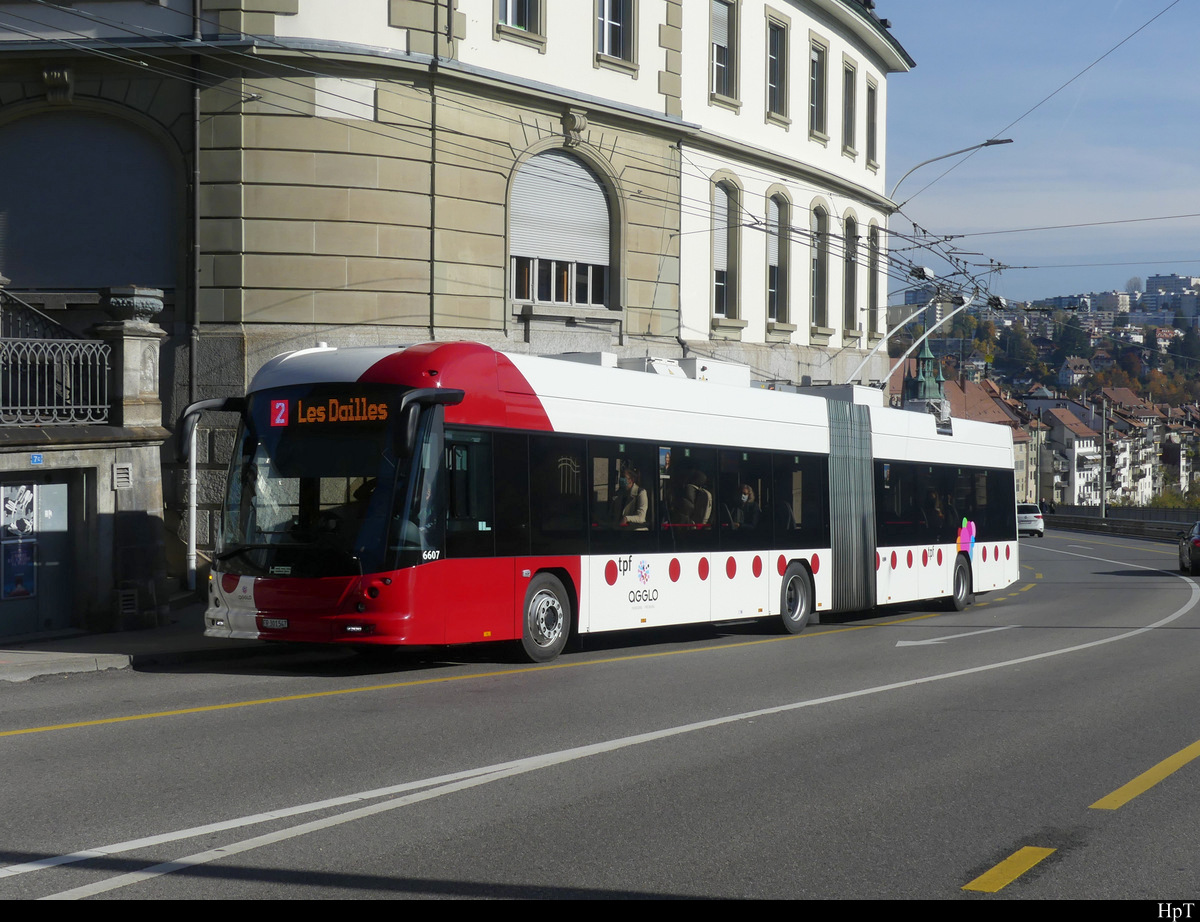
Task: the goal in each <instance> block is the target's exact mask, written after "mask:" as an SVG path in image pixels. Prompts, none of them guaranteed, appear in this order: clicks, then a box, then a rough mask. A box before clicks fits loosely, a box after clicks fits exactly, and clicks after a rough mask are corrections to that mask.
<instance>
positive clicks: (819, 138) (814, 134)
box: [808, 128, 829, 147]
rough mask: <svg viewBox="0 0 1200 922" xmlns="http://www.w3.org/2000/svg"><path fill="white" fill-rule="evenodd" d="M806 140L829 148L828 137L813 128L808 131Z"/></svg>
mask: <svg viewBox="0 0 1200 922" xmlns="http://www.w3.org/2000/svg"><path fill="white" fill-rule="evenodd" d="M808 139H809V140H810V141H816V142H817V143H818V144H820V145H821V146H822V147H828V146H829V135H827V134H826V133H825V132H823V131H817V129H815V128H809V129H808Z"/></svg>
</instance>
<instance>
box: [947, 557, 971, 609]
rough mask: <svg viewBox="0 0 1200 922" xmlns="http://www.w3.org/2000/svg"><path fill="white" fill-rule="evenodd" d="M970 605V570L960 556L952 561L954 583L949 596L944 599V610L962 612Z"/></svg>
mask: <svg viewBox="0 0 1200 922" xmlns="http://www.w3.org/2000/svg"><path fill="white" fill-rule="evenodd" d="M970 604H971V568H970V567H969V566H967V561H966V559H965V558H964V557H962V555H959V557H958V559H957V560H956V561H954V581H953V582H952V583H951V595H950V597H949V598H948V599H946V608H948V609H949V610H950V611H962V610H963V609H964V608H966V607H967V606H968V605H970Z"/></svg>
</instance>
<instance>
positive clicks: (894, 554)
mask: <svg viewBox="0 0 1200 922" xmlns="http://www.w3.org/2000/svg"><path fill="white" fill-rule="evenodd" d="M892 569H893V570H894V569H896V552H895V551H892Z"/></svg>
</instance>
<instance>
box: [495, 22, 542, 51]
mask: <svg viewBox="0 0 1200 922" xmlns="http://www.w3.org/2000/svg"><path fill="white" fill-rule="evenodd" d="M496 38H498V39H500V38H502V39H505V40H507V41H510V42H516V43H517V44H518V45H528V46H529V47H531V48H536V49H537V50H538V53H539V54H545V53H546V36H544V35H539V34H538V33H537V32H529V31H527V30H525V29H518V28H515V27H514V26H510V25H507V24H506V23H503V22H498V23H496Z"/></svg>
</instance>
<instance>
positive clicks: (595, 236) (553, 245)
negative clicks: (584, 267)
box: [509, 151, 610, 266]
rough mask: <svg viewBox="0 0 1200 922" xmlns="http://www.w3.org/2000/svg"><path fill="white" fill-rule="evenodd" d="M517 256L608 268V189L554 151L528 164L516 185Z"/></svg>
mask: <svg viewBox="0 0 1200 922" xmlns="http://www.w3.org/2000/svg"><path fill="white" fill-rule="evenodd" d="M509 215H510V237H509V245H510V252H511V253H512V255H513V256H531V257H537V258H539V259H558V260H565V261H567V262H579V263H590V264H592V265H598V266H607V265H608V264H609V228H610V221H609V210H608V198H607V196H606V195H605V193H604V187H603V186H602V185H601V184H600V181H599V180H598V179H597V178H596V176H595V174H594V173H592V171H591V170H589V169H588V168H587V167H586V166H584V165H583V163H581V162H580V161H579V160H577V159H576V158H575V157H572V156H571V155H570V154H565V153H559V152H557V151H552V152H549V153H545V154H538V155H537V156H536V157H533V158H531V159H530V160H529V161H527V162H526V163H525V164H524V165H523V166H522V167H521V169H520V172H518V173H517V178H516V181H515V182H514V183H513V190H512V204H511V207H510V212H509Z"/></svg>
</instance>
